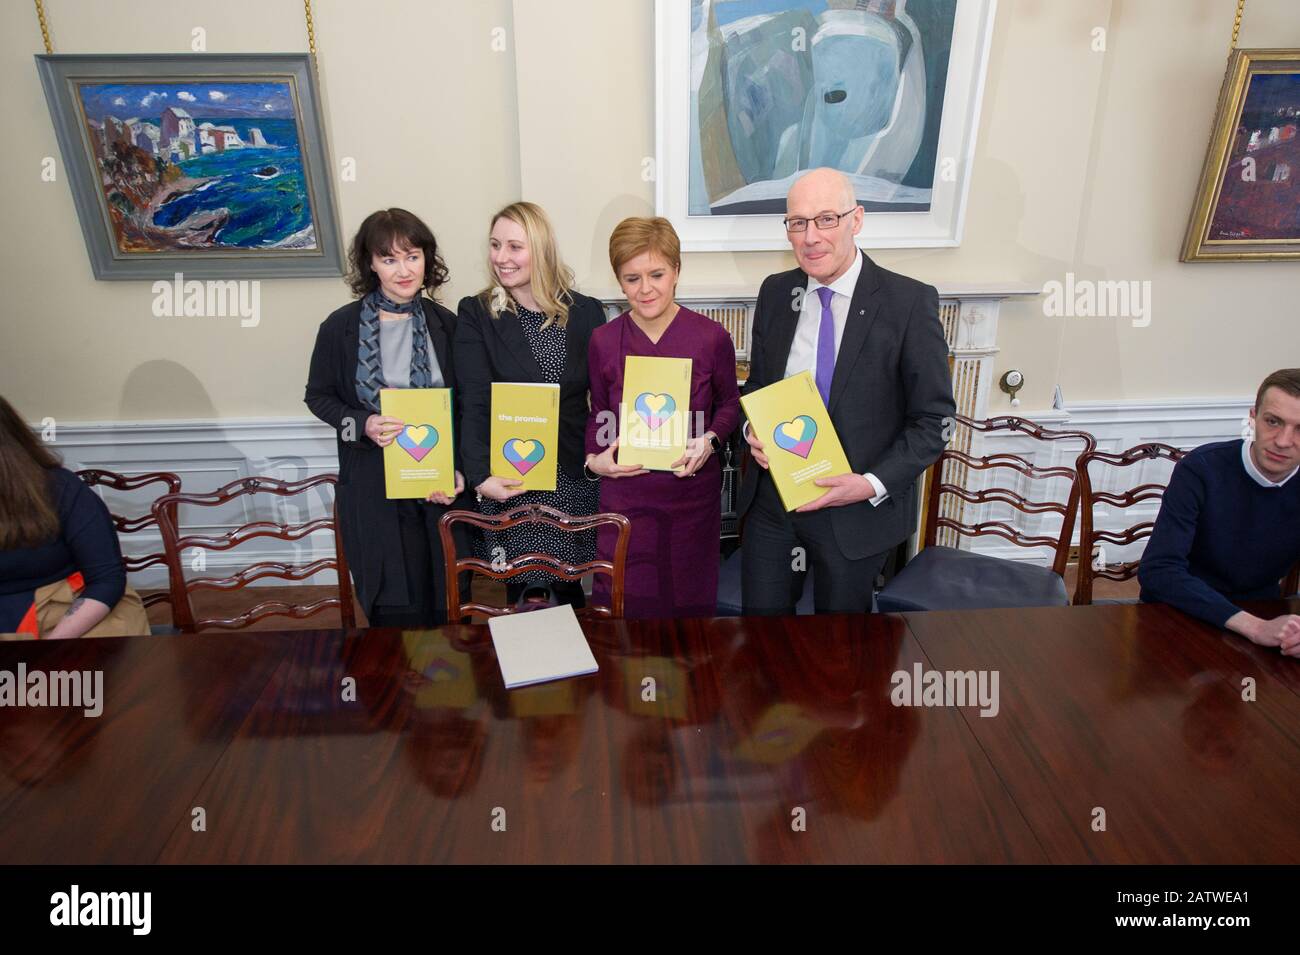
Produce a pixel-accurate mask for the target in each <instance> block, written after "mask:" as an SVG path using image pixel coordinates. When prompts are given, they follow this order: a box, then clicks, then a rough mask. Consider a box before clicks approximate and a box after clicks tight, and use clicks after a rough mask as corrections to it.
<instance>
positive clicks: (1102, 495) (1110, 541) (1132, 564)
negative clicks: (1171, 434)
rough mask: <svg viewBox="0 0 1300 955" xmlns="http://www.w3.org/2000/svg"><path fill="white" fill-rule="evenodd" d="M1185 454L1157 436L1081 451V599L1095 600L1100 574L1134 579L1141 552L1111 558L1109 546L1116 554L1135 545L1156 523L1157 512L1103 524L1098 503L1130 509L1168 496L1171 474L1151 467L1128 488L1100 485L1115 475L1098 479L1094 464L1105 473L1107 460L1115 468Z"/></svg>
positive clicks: (1078, 598) (1085, 601) (1076, 596)
mask: <svg viewBox="0 0 1300 955" xmlns="http://www.w3.org/2000/svg"><path fill="white" fill-rule="evenodd" d="M1186 455H1187V452H1186V451H1184V450H1182V449H1181V448H1175V447H1173V446H1172V445H1168V444H1161V443H1159V442H1158V441H1151V442H1148V443H1146V444H1139V445H1135V446H1134V447H1131V448H1129V449H1128V450H1126V451H1118V452H1108V451H1095V450H1094V451H1088V452H1087V453H1085V454H1083V455H1080V457H1079V500H1080V509H1081V511H1082V515H1081V517H1080V521H1079V580H1078V584H1077V586H1076V587H1075V588H1074V603H1075V604H1076V605H1082V604H1091V603H1092V596H1093V595H1092V591H1093V582H1094V581H1095V580H1097V579H1102V580H1114V581H1125V580H1132V579H1133V578H1134V577H1135V576H1136V575H1137V572H1138V565H1139V564H1140V563H1141V560H1140V558H1139V559H1135V560H1122V561H1111V560H1107V559H1106V558H1107V554H1106V548H1107V546H1110V547H1111V548H1113V550H1112V554H1113V553H1114V550H1116V549H1118V548H1121V547H1125V548H1127V547H1131V546H1132V545H1134V544H1136V543H1138V542H1139V541H1143V540H1146V539H1147V538H1148V537H1150V536H1151V531H1152V530H1153V529H1154V528H1155V526H1156V522H1155V518H1154V517H1153V518H1152V519H1151V520H1147V521H1139V522H1138V523H1136V524H1130V525H1129V526H1128V527H1126V528H1124V529H1123V530H1109V531H1105V530H1098V529H1097V508H1110V509H1114V510H1115V511H1122V512H1125V511H1127V509H1128V508H1130V507H1133V506H1134V505H1137V504H1142V503H1145V502H1149V501H1157V502H1158V501H1160V500H1161V499H1162V498H1163V497H1164V494H1165V486H1166V484H1167V483H1168V478H1166V479H1165V480H1164V481H1156V480H1151V479H1150V474H1149V473H1148V474H1146V475H1143V476H1141V477H1140V478H1139V480H1141V481H1142V483H1140V484H1134V485H1133V486H1131V487H1129V488H1127V489H1126V490H1106V491H1102V490H1097V488H1098V487H1099V486H1100V487H1110V486H1112V485H1113V484H1114V483H1115V481H1114V480H1113V479H1112V480H1102V481H1099V482H1095V481H1094V480H1093V473H1094V467H1096V468H1098V469H1099V470H1098V472H1097V473H1098V474H1100V473H1103V472H1102V471H1101V470H1100V468H1101V467H1103V466H1104V467H1107V468H1111V469H1122V468H1131V467H1133V466H1135V465H1141V464H1143V463H1144V462H1146V461H1157V460H1161V459H1163V460H1166V461H1169V462H1171V463H1173V464H1177V463H1178V462H1179V461H1181V460H1182V459H1183V458H1184V457H1185V456H1186ZM1157 510H1159V508H1158V507H1157Z"/></svg>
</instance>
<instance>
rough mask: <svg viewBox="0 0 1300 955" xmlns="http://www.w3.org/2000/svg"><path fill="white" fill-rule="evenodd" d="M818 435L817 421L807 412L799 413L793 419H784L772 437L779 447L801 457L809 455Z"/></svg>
mask: <svg viewBox="0 0 1300 955" xmlns="http://www.w3.org/2000/svg"><path fill="white" fill-rule="evenodd" d="M816 437H817V422H816V421H814V420H813V419H812V418H810V417H808V416H807V415H806V414H801V415H799V417H797V418H795V419H794V420H793V421H782V422H781V423H780V424H778V425H777V426H776V430H775V431H773V432H772V439H773V440H774V441H776V446H777V447H778V448H781V449H782V450H783V451H789V452H790V453H791V454H797V455H799V457H801V458H806V457H808V453H809V452H810V451H812V446H813V441H814V440H815V439H816Z"/></svg>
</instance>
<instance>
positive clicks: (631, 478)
mask: <svg viewBox="0 0 1300 955" xmlns="http://www.w3.org/2000/svg"><path fill="white" fill-rule="evenodd" d="M609 264H610V267H611V268H613V270H614V275H615V277H617V279H618V284H619V286H620V287H621V288H622V290H623V294H624V295H625V296H626V297H627V301H628V304H629V305H630V306H631V307H630V308H629V309H628V311H626V312H624V313H623V314H622V315H620V316H619V317H618V318H616V319H614V320H613V321H611V322H610V323H609V324H608V325H605V326H604V327H602V328H600V329H598V330H597V332H596V333H595V334H594V335H592V336H591V351H590V354H589V355H588V358H587V364H588V366H589V367H590V375H591V416H590V418H589V419H588V423H587V461H586V463H587V467H588V469H589V470H590V471H591V472H592V473H593V474H596V475H598V476H599V477H600V478H601V482H600V485H601V487H600V509H601V510H602V511H617V512H619V513H621V514H623V515H625V516H626V517H628V518H629V519H630V520H631V521H632V537H631V540H630V541H629V542H628V554H627V577H626V580H625V594H624V615H625V616H627V617H711V616H714V615H715V613H716V612H717V606H718V538H719V536H720V534H721V530H722V466H721V464H720V463H719V462H718V454H717V452H718V450H719V449H720V448H721V446H722V442H724V441H726V440H727V438H728V437H730V435H731V433H732V431H734V430H735V429H736V425H737V424H738V423H739V421H740V392H739V389H738V388H737V387H736V348H735V345H734V343H733V342H732V340H731V336H730V335H729V334H728V333H727V330H726V329H725V328H723V327H722V326H721V325H720V324H718V323H717V322H715V321H713V320H712V319H710V318H709V317H708V316H705V315H701V314H700V313H699V312H693V311H691V310H690V309H689V308H683V307H682V306H680V305H678V304H677V302H676V301H674V298H675V296H676V294H677V278H678V276H679V275H680V273H681V267H682V257H681V245H680V243H679V242H678V239H677V233H676V232H675V231H674V230H673V227H672V224H671V223H670V222H669V221H668V220H667V219H663V218H653V219H647V218H631V219H624V220H623V221H622V222H620V223H619V224H618V226H617V228H615V229H614V233H613V235H611V236H610V238H609ZM628 355H645V356H652V357H653V356H658V357H664V358H689V359H691V400H690V414H689V421H690V433H689V435H688V441H687V444H686V453H685V454H684V455H683V456H682V457H681V458H680V459H678V460H677V461H676V462H675V463H674V466H676V467H678V468H679V470H678V471H676V472H675V473H674V472H670V471H647V470H645V469H643V468H641V467H639V466H638V464H637V463H636V462H628V463H627V464H619V463H617V460H616V449H617V444H618V442H617V440H616V439H614V440H610V439H609V434H610V425H611V424H613V425H614V427H617V422H618V419H619V417H620V415H619V414H618V411H619V404H620V402H622V401H623V400H624V396H623V366H624V361H625V359H626V358H627V356H628ZM614 540H615V535H613V534H606V533H605V530H604V529H602V530H601V532H600V535H599V538H598V545H597V550H598V551H599V552H600V555H601V556H602V557H605V558H609V557H611V556H612V554H613V547H614ZM607 580H608V578H606V577H604V576H603V575H601V576H598V577H597V578H596V582H597V587H598V588H599V587H600V586H602V585H604V584H605V582H606V581H607ZM597 592H598V593H600V591H599V590H598V591H597Z"/></svg>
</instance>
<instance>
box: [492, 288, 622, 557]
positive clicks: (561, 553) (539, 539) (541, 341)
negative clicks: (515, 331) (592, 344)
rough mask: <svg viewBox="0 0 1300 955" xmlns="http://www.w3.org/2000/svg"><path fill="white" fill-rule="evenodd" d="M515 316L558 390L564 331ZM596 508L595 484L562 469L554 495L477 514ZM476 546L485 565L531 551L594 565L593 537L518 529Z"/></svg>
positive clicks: (536, 315) (533, 316)
mask: <svg viewBox="0 0 1300 955" xmlns="http://www.w3.org/2000/svg"><path fill="white" fill-rule="evenodd" d="M515 312H516V314H517V315H518V316H519V324H520V325H522V326H523V329H524V336H525V337H526V338H527V339H528V347H529V348H530V349H531V350H532V353H533V357H534V358H535V359H537V364H538V367H540V368H541V369H542V376H543V379H544V380H545V381H548V382H552V383H555V384H559V382H560V379H561V378H562V377H563V376H564V354H565V346H566V338H565V331H564V329H563V328H561V327H560V326H559V325H557V324H556V323H554V322H552V323H551V324H550V325H548V326H547V327H546V328H543V327H542V323H543V322H545V321H546V316H545V315H543V314H542V313H541V312H534V311H532V310H531V309H527V308H524V307H523V306H522V305H519V304H518V303H516V304H515ZM599 502H600V482H598V481H588V480H586V479H585V478H578V479H576V480H575V479H574V478H572V477H570V476H569V475H568V474H566V473H565V471H564V469H563V468H556V469H555V490H554V491H526V492H525V493H523V494H520V495H518V496H517V497H512V498H511V499H510V500H508V501H494V500H492V499H491V498H488V497H485V498H483V501H482V503H481V504H480V505H479V510H480V511H482V512H483V513H484V514H502V513H505V512H506V511H509V510H513V509H514V508H516V507H520V506H522V505H524V504H545V505H546V506H547V507H553V508H555V509H556V510H559V511H564V512H565V513H566V514H575V515H579V514H595V513H596V510H597V507H598V505H599ZM481 546H482V548H483V549H482V552H481V553H480V556H481V557H482V558H483V559H484V560H494V559H499V558H504V559H505V560H514V559H515V558H516V557H518V556H519V555H520V554H527V553H530V552H533V551H536V552H538V553H542V554H550V555H552V556H553V557H556V558H558V559H560V560H562V561H565V562H567V563H571V564H581V563H585V562H587V561H590V560H595V559H596V532H595V531H587V532H585V533H582V534H570V533H567V532H565V531H561V530H558V529H556V528H553V527H548V526H547V525H545V524H520V525H518V526H516V527H511V528H508V529H507V530H505V531H502V532H501V533H487V532H485V533H484V534H483V536H482V538H481ZM495 548H502V549H504V554H502V553H501V551H495V552H494V549H495ZM514 579H516V580H526V581H529V582H535V583H546V582H548V581H551V580H554V579H556V578H555V577H554V576H553V575H552V574H549V573H547V572H546V571H532V572H529V573H527V574H523V575H522V576H520V577H517V578H514Z"/></svg>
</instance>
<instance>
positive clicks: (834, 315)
mask: <svg viewBox="0 0 1300 955" xmlns="http://www.w3.org/2000/svg"><path fill="white" fill-rule="evenodd" d="M854 251H855V252H856V253H857V254H856V255H855V256H854V259H853V264H852V265H850V266H849V268H848V271H847V272H845V273H844V274H843V275H841V276H840V277H839V278H837V279H836V280H835V281H834V282H831V283H830V285H829V286H828V287H829V288H830V290H831V291H832V292H834V293H835V294H834V295H832V296H831V320H832V321H833V322H834V323H835V358H836V360H838V359H839V356H840V342H842V341H843V340H844V326H845V325H847V324H848V320H849V305H850V304H852V301H853V290H854V289H855V288H857V286H858V276H859V275H860V274H861V273H862V252H861V251H860V250H857V249H855V250H854ZM821 287H822V283H821V282H819V281H817V280H816V279H815V278H813V277H812V276H809V277H808V288H807V289H806V290H805V291H804V296H803V307H802V308H801V309H799V321H798V324H797V325H796V326H795V330H794V341H792V342H791V343H790V357H789V358H788V359H787V360H786V363H785V377H786V378H789V377H790V376H791V375H797V374H799V372H801V371H806V372H809V373H810V374H812V376H813V380H814V381H815V380H816V379H817V339H818V338H819V337H820V333H821V324H822V300H821V296H820V295H818V294H817V290H818V289H819V288H821ZM862 476H863V477H864V478H866V479H867V480H868V481H870V482H871V486H872V487H873V488H875V489H876V496H875V497H873V498H871V504H872V506H878V505H879V504H880V503H881V502H882V501H884V500H885V498H887V497H888V496H889V492H888V491H886V490H885V485H884V484H882V483H881V482H880V479H879V478H877V477H876V476H875V475H874V474H872V473H871V472H870V471H868V472H867V473H865V474H863V475H862Z"/></svg>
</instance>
